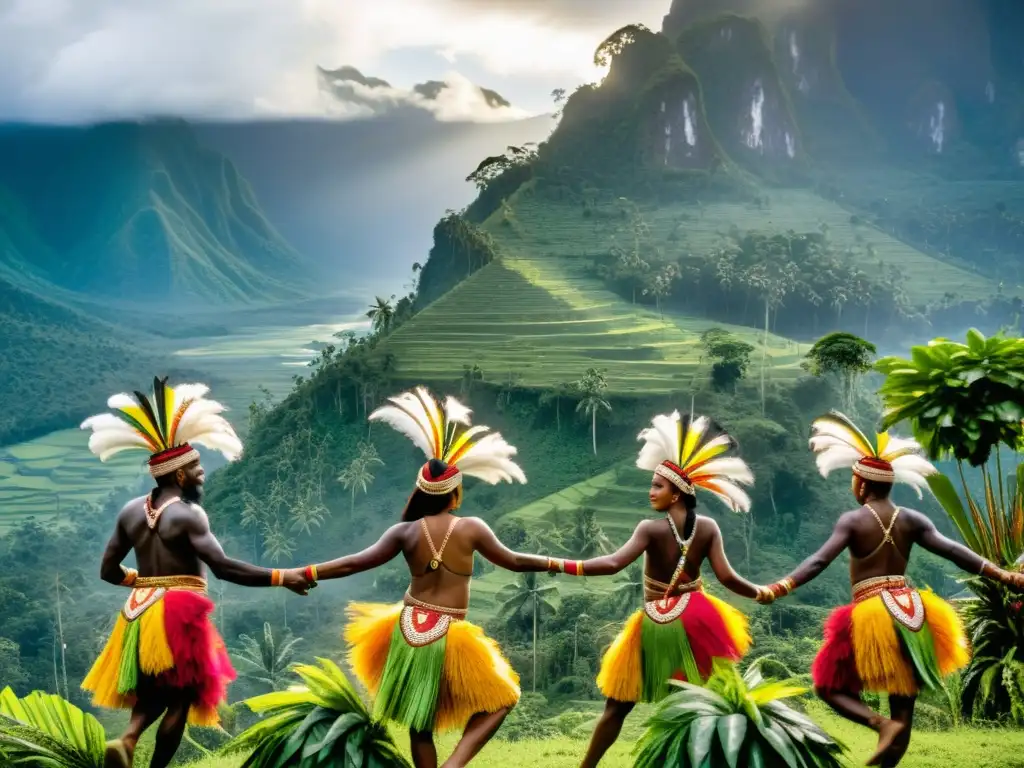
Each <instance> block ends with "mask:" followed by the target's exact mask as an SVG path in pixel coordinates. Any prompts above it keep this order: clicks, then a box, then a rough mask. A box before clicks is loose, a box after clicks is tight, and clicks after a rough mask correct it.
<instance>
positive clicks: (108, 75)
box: [0, 0, 668, 122]
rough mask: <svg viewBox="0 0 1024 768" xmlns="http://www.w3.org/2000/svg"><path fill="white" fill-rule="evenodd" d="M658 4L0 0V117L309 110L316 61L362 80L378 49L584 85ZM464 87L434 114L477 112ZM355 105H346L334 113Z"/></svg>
mask: <svg viewBox="0 0 1024 768" xmlns="http://www.w3.org/2000/svg"><path fill="white" fill-rule="evenodd" d="M581 4H585V5H587V6H588V8H590V9H591V12H590V13H589V14H587V15H586V16H585V17H584V16H582V15H581V14H579V13H578V12H576V13H575V14H568V15H567V14H566V13H565V10H566V9H567V8H576V9H578V8H579V6H580V5H581ZM667 5H668V2H667V0H618V1H617V2H610V1H609V2H604V3H599V2H596V1H595V2H593V3H582V0H580V2H579V3H577V2H575V0H573V3H571V4H570V3H569V2H568V0H563V1H562V2H560V3H559V2H555V4H554V5H553V6H550V7H546V6H544V4H542V3H539V2H537V0H527V2H525V3H524V2H516V1H515V0H495V1H494V2H487V3H483V2H474V1H473V0H171V1H168V0H6V2H5V0H0V119H33V120H47V121H58V122H59V121H68V120H71V121H77V120H95V119H104V118H114V117H136V116H146V115H153V114H177V115H181V116H185V117H192V116H207V117H251V116H258V115H267V114H280V115H319V114H323V113H324V111H325V104H324V100H323V95H322V94H321V93H320V91H319V87H318V83H317V78H316V66H317V65H322V66H324V67H327V68H333V67H336V66H338V65H340V64H351V65H354V66H357V67H360V68H362V69H363V70H364V71H365V72H367V73H369V74H373V73H374V64H375V63H376V62H379V61H380V60H381V57H382V56H384V55H385V54H386V53H388V52H389V51H395V50H399V49H403V48H419V49H423V48H426V49H429V50H434V51H437V52H439V53H442V54H443V55H446V56H447V57H448V59H449V61H451V62H453V63H454V65H457V64H458V62H459V61H460V60H461V59H463V58H465V57H474V58H475V59H476V60H477V61H479V62H480V63H481V64H482V65H483V66H484V67H485V68H486V69H487V70H489V71H491V72H492V73H494V74H496V75H505V76H516V77H523V78H525V79H529V78H531V77H540V76H552V75H555V76H558V77H564V78H565V79H566V80H567V81H575V82H583V81H587V80H592V79H594V77H595V74H596V73H595V71H594V69H593V67H592V65H591V61H590V60H591V55H592V52H593V49H594V46H595V45H596V43H597V42H599V41H600V39H601V38H602V37H603V35H604V34H606V33H607V32H608V31H610V30H611V29H614V28H615V26H618V25H621V24H624V23H627V22H631V21H644V22H646V23H648V24H649V25H651V26H652V27H655V28H656V27H657V26H658V24H660V17H661V14H663V13H664V12H665V10H666V6H667ZM558 8H561V12H559V13H553V11H552V9H555V10H557V9H558ZM641 11H643V14H641V13H640V12H641ZM644 14H646V15H647V17H648V18H643V15H644ZM416 79H424V78H422V77H420V78H415V77H411V78H410V82H409V85H411V83H412V82H415V81H416ZM464 86H465V84H464V83H462V82H460V81H459V78H458V77H457V76H456V77H455V78H454V80H453V87H451V88H449V89H447V90H446V92H445V93H444V94H443V96H442V98H441V99H440V100H439V102H438V103H437V104H434V105H432V108H433V109H434V110H435V111H437V112H438V114H439V115H440V114H442V113H443V114H445V115H452V114H465V115H473V114H476V112H477V110H476V107H475V105H472V104H470V101H471V100H472V96H473V94H472V89H469V88H466V87H464ZM442 104H443V106H442ZM365 109H366V107H365V106H364V107H361V108H359V107H355V106H352V105H350V106H348V107H346V108H345V112H344V115H343V116H358V115H359V114H361V113H362V112H365ZM331 111H332V112H334V113H339V112H341V109H340V108H339V107H338V106H337V105H332V106H331Z"/></svg>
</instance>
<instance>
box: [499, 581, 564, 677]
mask: <svg viewBox="0 0 1024 768" xmlns="http://www.w3.org/2000/svg"><path fill="white" fill-rule="evenodd" d="M557 594H558V587H557V586H555V585H554V584H551V583H548V584H541V583H539V582H538V580H537V574H536V573H521V574H519V577H518V578H517V579H516V580H515V582H513V583H512V584H506V585H505V586H504V587H502V588H501V590H500V591H499V592H498V599H499V600H501V601H502V602H501V607H500V608H499V609H498V616H499V617H500V618H502V619H504V620H506V621H511V620H512V619H514V618H516V617H518V616H519V615H520V614H521V613H522V612H523V611H524V610H530V611H532V612H533V691H534V693H536V691H537V623H538V621H539V620H540V613H541V611H542V610H543V611H546V612H548V613H554V612H555V610H556V609H555V605H554V603H552V602H551V598H552V597H555V596H556V595H557Z"/></svg>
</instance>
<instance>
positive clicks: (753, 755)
mask: <svg viewBox="0 0 1024 768" xmlns="http://www.w3.org/2000/svg"><path fill="white" fill-rule="evenodd" d="M752 667H753V669H752V670H748V672H747V674H746V675H740V673H739V671H738V670H737V669H736V667H735V666H734V665H732V664H728V663H726V662H721V661H720V662H717V663H716V664H715V669H714V672H713V673H712V675H711V677H710V678H708V680H707V683H706V684H705V686H704V687H701V686H695V685H692V684H690V683H675V684H674V686H673V687H675V688H677V690H676V691H675V692H674V693H671V694H669V696H667V697H666V698H665V699H663V700H662V701H661V702H659V703H658V705H657V706H656V707H655V709H654V712H653V714H652V715H651V717H650V718H649V719H648V720H647V722H646V723H645V731H644V734H643V736H642V737H641V739H640V740H639V742H637V745H636V747H635V748H634V755H635V760H636V762H635V765H636V766H637V768H653V767H654V766H669V765H671V766H677V765H678V766H693V768H705V767H706V766H707V767H708V768H725V767H726V766H728V767H729V768H739V767H740V766H744V765H746V766H748V768H753V767H754V766H765V767H767V766H772V768H775V767H776V766H779V767H780V768H781V766H783V765H786V766H792V768H802V767H803V766H805V765H806V766H820V767H821V768H838V767H839V766H841V765H842V755H843V753H844V752H845V748H844V747H843V746H842V745H841V744H839V743H837V742H836V741H834V740H833V739H831V738H830V737H829V736H828V735H827V734H826V733H825V732H824V731H822V730H821V729H820V728H818V726H816V725H815V724H814V722H813V721H812V720H811V719H810V718H808V717H806V716H805V715H802V714H800V713H799V712H797V711H796V710H794V709H792V708H790V707H788V706H786V704H785V703H784V702H783V700H784V699H787V698H792V697H793V696H795V695H798V694H800V693H802V692H803V690H804V689H802V688H800V687H798V686H795V685H792V684H790V683H786V682H776V681H773V680H765V679H763V677H762V674H761V671H760V664H759V663H758V662H756V661H755V662H754V664H753V665H752ZM679 737H682V738H683V739H685V741H681V740H680V738H679ZM681 744H685V745H686V751H685V753H683V752H682V751H681V748H680V746H679V745H681ZM752 744H753V745H756V746H751V745H752Z"/></svg>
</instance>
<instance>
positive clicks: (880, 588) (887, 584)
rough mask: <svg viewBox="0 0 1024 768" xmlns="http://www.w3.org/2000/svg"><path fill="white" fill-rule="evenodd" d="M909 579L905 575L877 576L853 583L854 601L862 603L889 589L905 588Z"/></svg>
mask: <svg viewBox="0 0 1024 768" xmlns="http://www.w3.org/2000/svg"><path fill="white" fill-rule="evenodd" d="M906 586H907V580H906V578H905V577H903V576H876V577H874V578H872V579H864V580H863V581H858V582H857V583H856V584H854V585H853V602H855V603H860V602H863V601H864V600H869V599H870V598H872V597H876V596H877V595H880V594H881V593H882V592H884V591H885V590H887V589H904V588H905V587H906Z"/></svg>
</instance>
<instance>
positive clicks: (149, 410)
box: [133, 389, 167, 448]
mask: <svg viewBox="0 0 1024 768" xmlns="http://www.w3.org/2000/svg"><path fill="white" fill-rule="evenodd" d="M133 394H134V395H135V401H136V402H137V403H138V404H139V407H140V408H141V409H142V410H143V412H144V413H145V414H146V416H147V417H148V418H149V423H150V424H152V425H153V428H154V429H155V430H156V434H157V437H158V438H159V439H160V442H161V443H162V444H163V447H164V448H166V447H167V438H165V437H164V433H163V430H161V429H160V423H159V422H158V421H157V419H156V414H155V413H153V405H152V403H150V402H149V398H148V397H146V396H145V395H144V394H142V393H141V392H139V390H137V389H136V390H135V392H134V393H133Z"/></svg>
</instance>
